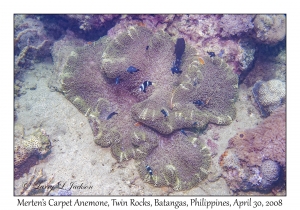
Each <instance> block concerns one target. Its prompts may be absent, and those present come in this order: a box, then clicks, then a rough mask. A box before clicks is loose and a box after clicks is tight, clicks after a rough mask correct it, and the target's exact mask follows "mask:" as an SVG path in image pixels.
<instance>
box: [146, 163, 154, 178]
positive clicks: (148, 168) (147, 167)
mask: <svg viewBox="0 0 300 210" xmlns="http://www.w3.org/2000/svg"><path fill="white" fill-rule="evenodd" d="M146 169H147V171H148V173H149V174H150V176H152V175H153V172H152V169H151V168H150V166H148V165H147V166H146Z"/></svg>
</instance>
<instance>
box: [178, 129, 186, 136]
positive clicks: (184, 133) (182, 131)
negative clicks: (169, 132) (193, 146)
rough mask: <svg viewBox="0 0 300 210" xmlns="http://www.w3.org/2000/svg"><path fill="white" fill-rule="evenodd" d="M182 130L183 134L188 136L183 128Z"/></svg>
mask: <svg viewBox="0 0 300 210" xmlns="http://www.w3.org/2000/svg"><path fill="white" fill-rule="evenodd" d="M180 132H181V133H183V135H185V136H188V135H187V134H186V132H185V131H184V130H183V129H181V130H180Z"/></svg>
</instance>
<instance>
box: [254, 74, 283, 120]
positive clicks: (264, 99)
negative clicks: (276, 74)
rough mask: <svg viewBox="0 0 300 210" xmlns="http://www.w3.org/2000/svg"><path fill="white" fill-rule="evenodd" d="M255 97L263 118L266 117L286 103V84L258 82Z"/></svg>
mask: <svg viewBox="0 0 300 210" xmlns="http://www.w3.org/2000/svg"><path fill="white" fill-rule="evenodd" d="M252 92H253V96H254V99H255V101H256V103H257V104H258V106H259V108H260V110H261V113H262V116H264V117H266V116H268V115H269V114H270V113H271V112H273V111H274V110H275V109H276V108H278V107H279V106H280V105H282V104H283V103H284V101H285V82H281V81H280V80H275V79H274V80H270V81H267V82H263V81H258V82H256V83H255V84H254V86H253V89H252Z"/></svg>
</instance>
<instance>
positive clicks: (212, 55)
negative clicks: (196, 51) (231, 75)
mask: <svg viewBox="0 0 300 210" xmlns="http://www.w3.org/2000/svg"><path fill="white" fill-rule="evenodd" d="M207 54H208V55H209V57H215V56H216V54H215V53H214V52H208V51H207Z"/></svg>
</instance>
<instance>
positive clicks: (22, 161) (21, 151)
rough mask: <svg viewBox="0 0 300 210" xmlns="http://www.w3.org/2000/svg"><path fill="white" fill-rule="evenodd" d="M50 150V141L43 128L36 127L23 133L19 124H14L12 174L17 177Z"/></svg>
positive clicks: (22, 128)
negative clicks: (29, 132) (33, 130)
mask: <svg viewBox="0 0 300 210" xmlns="http://www.w3.org/2000/svg"><path fill="white" fill-rule="evenodd" d="M50 152H51V141H50V139H49V137H48V136H47V134H46V132H45V130H43V129H38V130H36V131H35V132H34V133H32V134H30V135H25V134H24V127H23V125H21V124H16V125H15V148H14V176H15V178H16V179H17V178H19V177H20V176H22V175H23V174H24V173H27V172H28V171H29V168H30V167H32V166H33V165H35V164H36V162H37V160H38V159H43V158H44V157H45V156H47V155H48V154H49V153H50Z"/></svg>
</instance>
